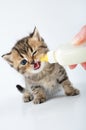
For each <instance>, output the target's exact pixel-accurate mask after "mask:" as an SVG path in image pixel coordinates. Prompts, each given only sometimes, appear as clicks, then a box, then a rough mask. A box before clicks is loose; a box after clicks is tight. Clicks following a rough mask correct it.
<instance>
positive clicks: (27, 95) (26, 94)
mask: <svg viewBox="0 0 86 130" xmlns="http://www.w3.org/2000/svg"><path fill="white" fill-rule="evenodd" d="M32 100H33V96H32V94H31V93H29V92H28V91H25V92H24V94H23V101H24V102H30V101H32Z"/></svg>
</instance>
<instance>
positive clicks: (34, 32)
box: [32, 27, 41, 41]
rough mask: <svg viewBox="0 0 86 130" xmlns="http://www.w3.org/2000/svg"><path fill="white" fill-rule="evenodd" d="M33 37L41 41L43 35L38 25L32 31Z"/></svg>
mask: <svg viewBox="0 0 86 130" xmlns="http://www.w3.org/2000/svg"><path fill="white" fill-rule="evenodd" d="M32 38H33V39H34V40H37V41H41V36H40V34H39V32H38V29H37V28H36V27H35V28H34V31H33V33H32Z"/></svg>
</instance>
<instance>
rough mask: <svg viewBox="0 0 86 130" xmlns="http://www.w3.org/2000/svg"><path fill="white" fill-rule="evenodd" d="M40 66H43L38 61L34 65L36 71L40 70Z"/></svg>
mask: <svg viewBox="0 0 86 130" xmlns="http://www.w3.org/2000/svg"><path fill="white" fill-rule="evenodd" d="M40 66H41V62H39V61H38V62H36V63H34V70H37V69H39V68H40Z"/></svg>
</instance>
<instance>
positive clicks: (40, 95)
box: [31, 86, 46, 104]
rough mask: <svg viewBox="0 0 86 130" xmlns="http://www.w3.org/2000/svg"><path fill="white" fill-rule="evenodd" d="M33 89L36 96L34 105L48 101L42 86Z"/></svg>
mask: <svg viewBox="0 0 86 130" xmlns="http://www.w3.org/2000/svg"><path fill="white" fill-rule="evenodd" d="M31 89H32V93H33V96H34V100H33V102H34V104H40V103H43V102H45V101H46V93H45V91H44V89H43V88H42V87H41V86H35V87H34V86H32V87H31Z"/></svg>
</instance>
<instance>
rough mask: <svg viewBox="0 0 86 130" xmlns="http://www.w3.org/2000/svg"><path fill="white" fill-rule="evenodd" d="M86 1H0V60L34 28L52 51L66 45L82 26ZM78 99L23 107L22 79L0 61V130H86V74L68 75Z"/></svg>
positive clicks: (71, 98) (80, 72)
mask: <svg viewBox="0 0 86 130" xmlns="http://www.w3.org/2000/svg"><path fill="white" fill-rule="evenodd" d="M85 12H86V1H85V0H72V1H71V0H64V1H63V0H43V1H42V0H7V1H6V0H0V55H2V54H4V53H6V52H8V51H9V50H10V48H11V47H12V46H13V45H14V43H15V42H16V41H17V40H18V39H19V38H22V37H24V36H26V35H28V33H29V32H31V31H32V30H33V28H34V26H35V25H36V26H37V28H38V30H39V32H40V34H41V35H42V36H43V37H44V39H45V41H46V42H47V43H48V46H49V47H50V49H56V47H57V46H58V45H59V44H62V43H64V44H65V43H67V42H68V41H70V39H72V37H73V36H74V35H75V34H76V33H77V32H78V31H79V30H80V28H81V26H83V25H84V24H86V13H85ZM67 71H68V75H69V77H70V80H71V81H72V82H73V84H74V86H76V87H77V88H79V89H80V91H81V94H80V96H76V97H57V98H54V99H51V100H49V101H47V102H45V103H43V104H41V105H34V104H33V103H32V102H31V103H27V104H24V103H23V102H22V100H21V94H20V93H19V92H18V91H17V89H16V87H15V86H16V84H22V85H24V81H23V78H22V76H21V75H20V74H18V73H17V72H16V71H15V70H13V69H12V68H10V66H9V65H8V64H7V63H6V62H5V61H4V60H3V59H2V58H0V78H1V80H0V130H15V129H16V130H29V129H30V130H86V101H85V99H86V71H84V70H83V69H82V67H81V66H78V67H77V68H76V69H75V70H69V69H67Z"/></svg>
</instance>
